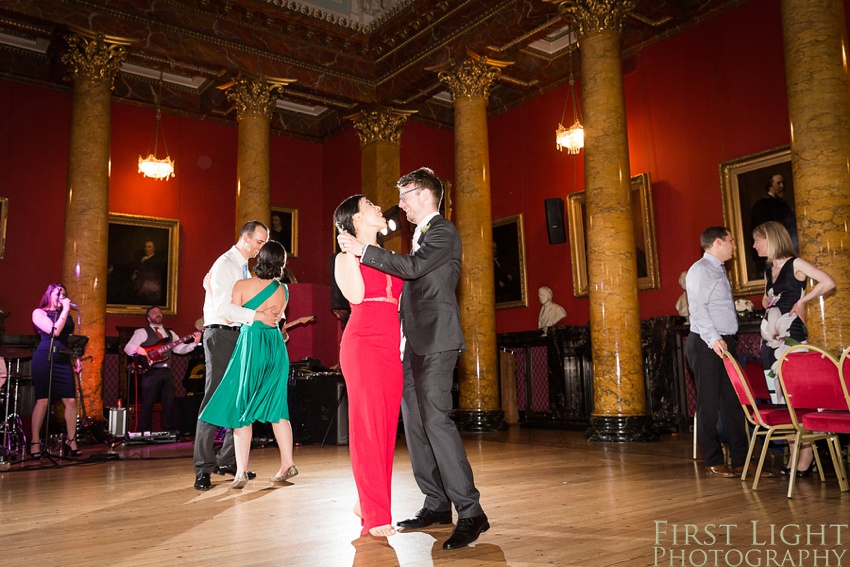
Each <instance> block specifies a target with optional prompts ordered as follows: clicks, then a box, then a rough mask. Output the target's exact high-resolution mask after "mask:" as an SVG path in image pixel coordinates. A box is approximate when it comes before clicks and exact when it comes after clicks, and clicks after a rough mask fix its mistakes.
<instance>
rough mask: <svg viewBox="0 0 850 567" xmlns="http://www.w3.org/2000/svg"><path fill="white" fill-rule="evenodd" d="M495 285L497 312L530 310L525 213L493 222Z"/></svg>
mask: <svg viewBox="0 0 850 567" xmlns="http://www.w3.org/2000/svg"><path fill="white" fill-rule="evenodd" d="M493 283H494V285H495V293H496V309H511V308H514V307H528V293H527V290H526V276H525V226H524V223H523V215H522V214H519V215H514V216H510V217H507V218H503V219H498V220H494V221H493Z"/></svg>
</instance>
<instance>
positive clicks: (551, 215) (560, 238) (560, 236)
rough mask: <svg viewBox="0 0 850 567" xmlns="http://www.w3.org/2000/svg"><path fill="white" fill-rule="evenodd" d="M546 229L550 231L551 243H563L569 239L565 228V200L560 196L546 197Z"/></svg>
mask: <svg viewBox="0 0 850 567" xmlns="http://www.w3.org/2000/svg"><path fill="white" fill-rule="evenodd" d="M546 229H547V230H548V232H549V244H563V243H564V242H566V241H567V231H566V230H565V229H564V200H563V199H561V198H560V197H555V198H554V199H546Z"/></svg>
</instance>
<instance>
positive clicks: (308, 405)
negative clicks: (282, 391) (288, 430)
mask: <svg viewBox="0 0 850 567" xmlns="http://www.w3.org/2000/svg"><path fill="white" fill-rule="evenodd" d="M294 382H295V385H294V386H290V388H289V392H288V398H289V417H290V421H291V423H292V430H293V431H292V432H293V436H294V437H295V442H296V443H297V444H300V445H307V444H310V443H322V441H323V440H324V442H325V443H328V444H330V445H348V397H347V396H346V392H345V380H344V379H343V377H342V374H340V373H338V372H315V373H306V374H301V373H295V380H294ZM326 434H327V437H325V435H326Z"/></svg>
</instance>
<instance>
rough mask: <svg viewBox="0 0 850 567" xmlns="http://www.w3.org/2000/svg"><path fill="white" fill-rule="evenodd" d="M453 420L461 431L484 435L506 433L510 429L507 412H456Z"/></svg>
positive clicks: (453, 414) (453, 413)
mask: <svg viewBox="0 0 850 567" xmlns="http://www.w3.org/2000/svg"><path fill="white" fill-rule="evenodd" d="M452 419H453V420H454V422H455V425H457V428H458V429H460V430H461V431H466V432H472V433H484V432H487V431H504V430H505V429H507V428H508V424H507V422H506V421H505V412H503V411H502V410H492V411H468V410H454V411H453V412H452Z"/></svg>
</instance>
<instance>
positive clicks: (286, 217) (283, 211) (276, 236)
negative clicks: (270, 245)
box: [269, 207, 298, 258]
mask: <svg viewBox="0 0 850 567" xmlns="http://www.w3.org/2000/svg"><path fill="white" fill-rule="evenodd" d="M269 240H275V241H277V242H280V243H281V244H283V247H284V248H286V253H287V255H289V256H290V257H292V258H297V257H298V209H288V208H286V207H272V214H271V222H269Z"/></svg>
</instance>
